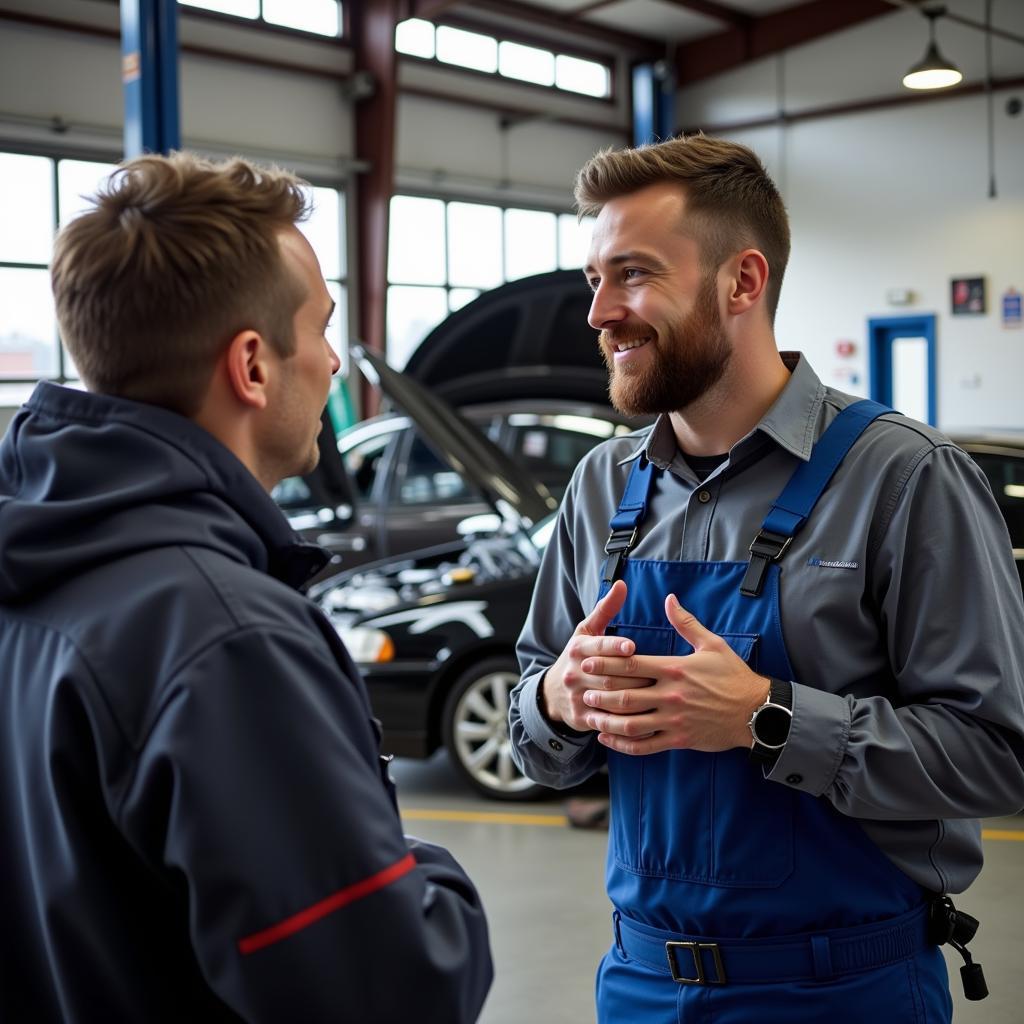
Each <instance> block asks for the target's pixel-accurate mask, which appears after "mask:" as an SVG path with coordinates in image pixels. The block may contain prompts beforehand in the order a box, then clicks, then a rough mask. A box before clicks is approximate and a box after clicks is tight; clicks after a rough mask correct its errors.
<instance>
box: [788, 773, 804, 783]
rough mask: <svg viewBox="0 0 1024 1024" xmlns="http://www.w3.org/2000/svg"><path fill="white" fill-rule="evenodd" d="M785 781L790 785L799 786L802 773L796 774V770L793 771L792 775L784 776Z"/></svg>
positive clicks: (801, 780)
mask: <svg viewBox="0 0 1024 1024" xmlns="http://www.w3.org/2000/svg"><path fill="white" fill-rule="evenodd" d="M786 781H787V782H788V783H789V784H790V785H791V786H799V785H800V783H801V782H803V781H804V777H803V776H802V775H800V774H798V773H797V772H793V774H792V775H787V776H786Z"/></svg>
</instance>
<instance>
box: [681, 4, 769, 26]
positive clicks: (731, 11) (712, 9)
mask: <svg viewBox="0 0 1024 1024" xmlns="http://www.w3.org/2000/svg"><path fill="white" fill-rule="evenodd" d="M662 3H666V4H672V5H674V6H675V7H685V8H686V10H688V11H693V13H694V14H703V15H705V16H706V17H708V18H714V19H715V21H721V22H724V23H725V24H726V25H732V26H733V28H746V26H747V25H749V24H750V23H751V22H752V21H753V20H754V18H753V15H750V14H747V13H746V11H737V10H736V8H735V7H729V6H727V5H726V4H719V3H714V2H713V0H662Z"/></svg>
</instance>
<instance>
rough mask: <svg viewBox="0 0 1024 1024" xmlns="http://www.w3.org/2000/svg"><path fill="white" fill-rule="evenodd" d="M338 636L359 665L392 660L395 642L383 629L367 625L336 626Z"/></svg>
mask: <svg viewBox="0 0 1024 1024" xmlns="http://www.w3.org/2000/svg"><path fill="white" fill-rule="evenodd" d="M338 636H339V637H341V641H342V643H343V644H344V645H345V646H346V647H347V648H348V653H349V654H351V655H352V660H353V661H355V662H357V663H358V664H360V665H377V664H380V663H381V662H384V661H393V660H394V657H395V642H394V640H392V639H391V637H390V636H389V635H388V634H387V633H385V632H384V630H383V629H370V628H369V627H368V626H350V627H344V626H342V627H338Z"/></svg>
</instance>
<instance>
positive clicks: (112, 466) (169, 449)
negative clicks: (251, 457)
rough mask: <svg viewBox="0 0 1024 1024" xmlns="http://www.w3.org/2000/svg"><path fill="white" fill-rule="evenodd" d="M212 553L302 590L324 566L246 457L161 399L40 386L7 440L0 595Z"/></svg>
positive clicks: (0, 499) (1, 476)
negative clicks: (178, 549) (172, 554)
mask: <svg viewBox="0 0 1024 1024" xmlns="http://www.w3.org/2000/svg"><path fill="white" fill-rule="evenodd" d="M180 545H194V546H200V547H206V548H211V549H213V550H215V551H218V552H220V553H222V554H224V555H226V556H227V557H229V558H232V559H234V560H236V561H242V562H246V563H248V564H250V565H252V566H254V567H255V568H257V569H260V570H262V571H266V572H269V573H271V574H272V575H274V576H276V577H278V578H279V579H281V580H283V581H284V582H286V583H289V584H290V585H292V586H298V585H299V584H300V583H302V582H304V581H305V580H306V579H308V578H309V576H311V575H312V574H313V573H314V572H316V571H318V570H319V569H320V568H322V566H323V565H324V564H325V563H326V560H327V556H326V554H325V553H324V552H323V551H322V550H321V549H319V548H317V547H315V546H314V545H309V544H302V543H300V542H299V541H298V538H297V537H296V536H295V534H294V533H293V532H292V530H291V528H290V527H289V526H288V523H287V521H286V520H285V518H284V517H283V516H282V514H281V512H280V511H279V510H278V508H277V506H276V505H275V504H274V502H273V501H272V500H271V498H270V496H269V495H268V494H267V493H266V492H265V491H264V490H263V488H262V487H261V486H260V485H259V483H258V482H257V481H256V479H255V478H254V477H253V476H252V474H251V473H250V472H249V471H248V470H247V469H246V468H245V466H243V465H242V463H241V462H240V461H239V460H238V459H237V458H236V457H235V456H234V455H233V454H232V453H231V452H230V451H228V449H227V448H225V447H224V446H223V445H222V444H220V442H218V441H217V440H216V439H215V438H214V437H212V435H210V434H208V433H207V432H206V431H205V430H203V429H202V428H201V427H199V426H197V425H196V424H195V423H193V422H191V421H190V420H188V419H186V418H185V417H183V416H179V415H177V414H175V413H173V412H170V411H168V410H165V409H159V408H156V407H155V406H151V405H145V404H142V403H139V402H132V401H128V400H126V399H121V398H113V397H110V396H108V395H97V394H92V393H89V392H83V391H75V390H73V389H71V388H64V387H60V386H58V385H56V384H50V383H42V384H40V385H39V386H38V387H37V388H36V390H35V391H34V392H33V394H32V397H31V398H30V399H29V401H28V402H27V403H26V404H25V405H24V406H23V407H22V408H21V409H20V410H19V411H18V413H17V415H16V416H15V417H14V419H13V420H12V421H11V424H10V426H9V427H8V429H7V433H6V434H5V436H4V438H3V442H2V444H0V602H3V603H13V602H15V601H18V600H23V599H25V598H27V597H29V596H30V595H31V594H32V593H33V592H36V591H38V590H40V589H44V588H46V587H49V586H51V585H53V584H55V583H57V582H59V581H60V580H61V579H63V578H65V577H68V576H72V575H74V574H76V573H79V572H82V571H85V570H88V569H89V568H91V567H93V566H96V565H99V564H103V563H106V562H109V561H110V560H111V559H115V558H121V557H125V556H127V555H130V554H133V553H135V552H137V551H142V550H149V549H152V548H155V547H167V546H180Z"/></svg>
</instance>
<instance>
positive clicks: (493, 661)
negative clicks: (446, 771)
mask: <svg viewBox="0 0 1024 1024" xmlns="http://www.w3.org/2000/svg"><path fill="white" fill-rule="evenodd" d="M518 682H519V670H518V669H517V668H516V663H515V660H514V659H513V658H511V657H507V658H502V657H496V658H487V659H486V660H484V661H481V662H479V663H477V664H476V665H474V666H473V667H472V668H470V669H469V670H467V671H466V672H463V673H462V675H460V676H459V677H458V678H457V679H456V680H455V682H454V683H453V684H452V688H451V690H450V691H449V692H448V696H447V698H446V700H445V703H444V712H443V719H442V724H441V734H442V738H443V739H444V745H445V747H446V749H447V750H448V754H449V756H450V757H451V759H452V763H453V764H454V766H455V768H456V770H457V771H458V772H459V774H460V775H461V776H462V777H463V778H465V779H466V781H467V782H468V783H469V784H470V785H471V786H472V787H473V788H474V789H476V790H477V791H478V792H480V793H483V794H484V795H485V796H488V797H490V798H491V799H493V800H534V799H536V798H537V797H539V796H541V795H542V794H543V793H545V792H547V789H546V788H545V787H544V786H538V785H537V784H536V783H535V782H531V781H530V780H529V779H528V778H526V776H524V775H523V774H522V773H521V772H520V771H519V769H518V768H517V767H516V765H515V762H514V761H513V760H512V741H511V738H510V737H509V731H508V698H509V694H510V693H511V692H512V688H513V687H514V686H515V685H516V684H517V683H518Z"/></svg>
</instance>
